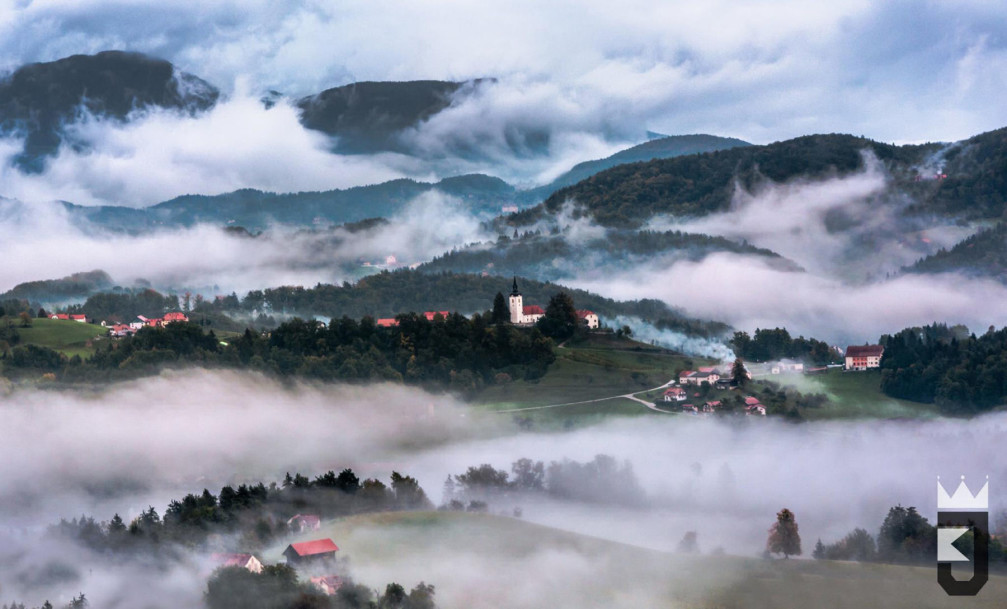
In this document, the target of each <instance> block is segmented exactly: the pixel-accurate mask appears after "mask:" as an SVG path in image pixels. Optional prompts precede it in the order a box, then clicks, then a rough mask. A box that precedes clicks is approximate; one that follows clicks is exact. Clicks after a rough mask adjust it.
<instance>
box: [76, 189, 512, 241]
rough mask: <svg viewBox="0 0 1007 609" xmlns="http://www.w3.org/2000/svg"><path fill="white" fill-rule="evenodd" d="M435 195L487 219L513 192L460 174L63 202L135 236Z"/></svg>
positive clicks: (335, 218) (401, 204)
mask: <svg viewBox="0 0 1007 609" xmlns="http://www.w3.org/2000/svg"><path fill="white" fill-rule="evenodd" d="M434 190H436V191H439V192H442V193H444V194H447V195H450V196H453V197H457V198H459V199H461V200H462V201H463V202H464V203H465V205H466V207H467V209H468V210H469V211H471V212H473V213H476V214H480V215H486V216H492V215H496V214H499V213H500V211H501V201H503V202H506V201H508V200H510V198H511V197H512V196H513V193H514V188H513V187H511V186H510V185H509V184H507V183H506V182H504V181H503V180H500V179H498V178H493V177H490V176H484V175H466V176H458V177H453V178H447V179H444V180H442V181H440V182H437V183H427V182H417V181H415V180H407V179H401V180H393V181H391V182H385V183H383V184H375V185H373V186H360V187H357V188H349V189H346V190H328V191H323V192H300V193H291V194H277V193H270V192H262V191H260V190H252V189H244V190H237V191H235V192H231V193H227V194H222V195H214V196H207V195H184V196H181V197H177V198H175V199H171V200H170V201H165V202H163V203H158V204H157V205H154V206H152V207H148V208H145V209H133V208H128V207H112V206H104V207H86V206H80V205H73V204H71V203H64V207H65V208H66V210H67V211H68V212H69V214H70V216H71V217H72V218H73V219H74V220H76V221H77V222H78V223H90V224H97V225H100V226H102V227H104V228H106V229H110V230H116V231H127V232H137V231H144V230H150V229H153V228H158V227H166V226H192V225H194V224H198V223H201V222H205V223H211V224H219V225H235V226H243V227H245V228H247V229H249V230H253V231H257V230H263V229H266V228H268V227H269V226H270V225H273V224H276V223H280V224H288V225H294V226H311V225H317V224H324V225H328V224H344V223H347V222H358V221H360V220H365V219H367V218H375V217H389V216H392V215H395V214H396V213H397V212H399V211H401V210H402V209H404V208H405V206H406V205H407V204H408V203H409V202H410V201H412V200H413V199H415V198H416V197H419V196H420V195H422V194H425V193H428V192H431V191H434Z"/></svg>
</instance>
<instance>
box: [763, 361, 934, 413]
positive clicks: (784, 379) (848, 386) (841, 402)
mask: <svg viewBox="0 0 1007 609" xmlns="http://www.w3.org/2000/svg"><path fill="white" fill-rule="evenodd" d="M762 379H768V380H770V381H773V382H777V383H780V384H782V385H789V386H792V387H794V388H796V389H797V390H799V391H801V392H803V393H824V394H825V395H826V396H828V398H829V404H828V405H826V406H824V407H822V408H809V409H804V410H802V411H801V414H802V416H804V418H806V419H811V420H814V419H839V418H861V417H873V418H882V419H900V418H930V417H935V416H937V408H936V407H935V406H934V405H933V404H920V403H918V402H910V401H908V400H899V399H896V398H891V397H888V396H886V395H885V394H883V393H881V372H880V371H878V370H866V371H860V372H845V371H843V370H842V369H840V368H835V369H832V370H829V371H828V372H826V373H824V374H820V375H815V376H804V375H801V374H783V375H779V376H777V375H773V376H768V377H761V378H760V379H759V380H762Z"/></svg>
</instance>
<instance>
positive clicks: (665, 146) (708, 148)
mask: <svg viewBox="0 0 1007 609" xmlns="http://www.w3.org/2000/svg"><path fill="white" fill-rule="evenodd" d="M741 146H751V144H749V143H748V142H745V141H743V140H739V139H737V138H733V137H720V136H716V135H705V134H695V135H667V136H663V137H659V138H657V139H653V140H650V141H648V142H644V143H642V144H639V145H637V146H633V147H631V148H627V149H626V150H620V151H619V152H617V153H615V154H613V155H612V156H610V157H606V158H604V159H598V160H594V161H584V162H583V163H578V164H577V165H574V166H573V168H572V169H570V171H567V172H566V173H564V174H563V175H561V176H559V177H558V178H556V179H555V180H553V181H552V182H550V183H549V184H546V185H545V186H540V187H538V188H534V189H532V190H528V191H525V192H523V193H521V195H522V200H526V201H528V200H533V202H535V203H538V202H541V201H542V200H544V199H546V198H547V197H548V196H549V195H551V194H552V193H554V192H556V191H557V190H559V189H560V188H565V187H567V186H573V185H574V184H576V183H577V182H580V181H581V180H586V179H587V178H589V177H591V176H593V175H594V174H596V173H599V172H602V171H605V170H606V169H610V168H612V167H615V166H616V165H623V164H625V163H638V162H640V161H651V160H654V159H669V158H673V157H677V156H684V155H687V154H699V153H701V152H715V151H717V150H728V149H730V148H739V147H741Z"/></svg>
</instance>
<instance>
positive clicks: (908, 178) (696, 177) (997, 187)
mask: <svg viewBox="0 0 1007 609" xmlns="http://www.w3.org/2000/svg"><path fill="white" fill-rule="evenodd" d="M864 151H870V152H872V153H873V154H874V156H876V157H877V158H878V159H879V160H880V161H881V162H882V163H883V164H884V166H885V168H886V169H887V170H888V171H889V172H890V174H891V176H892V186H893V187H895V188H899V189H901V190H902V191H903V192H904V193H905V194H907V195H908V196H910V197H911V198H912V199H913V200H914V201H915V205H913V206H911V207H910V211H913V212H916V213H922V214H931V213H932V214H940V215H948V216H956V217H964V218H968V219H976V218H988V217H999V216H1001V215H1002V214H1003V213H1004V210H1005V206H1007V182H1005V180H1007V176H1005V172H1007V129H1001V130H998V131H993V132H990V133H985V134H982V135H978V136H975V137H973V138H970V139H968V140H965V141H962V142H958V143H956V144H951V145H948V144H925V145H911V146H895V145H890V144H883V143H880V142H875V141H872V140H869V139H865V138H861V137H854V136H850V135H838V134H831V135H810V136H805V137H799V138H796V139H792V140H787V141H783V142H777V143H774V144H769V145H765V146H747V147H741V148H732V149H730V150H721V151H717V152H711V153H705V154H698V155H690V156H682V157H676V158H671V159H661V160H654V161H649V162H642V163H632V164H627V165H620V166H617V167H614V168H612V169H609V170H606V171H603V172H601V173H599V174H596V175H594V176H592V177H590V178H588V179H586V180H583V181H581V182H579V183H578V184H575V185H573V186H570V187H568V188H563V189H560V190H559V191H557V192H555V193H554V194H553V195H552V196H550V197H549V198H548V199H547V200H546V201H545V203H544V204H543V205H542V206H539V207H536V208H532V209H530V210H527V211H525V212H522V213H520V214H516V215H514V216H511V217H510V218H509V222H510V223H512V224H514V225H517V226H523V225H527V224H529V223H531V222H534V221H535V220H537V219H539V218H541V217H542V216H543V215H546V214H551V213H556V212H557V211H558V210H559V209H560V208H561V207H562V206H563V205H564V203H566V202H567V201H569V200H571V199H572V200H574V201H576V202H577V204H578V205H579V206H581V207H582V208H583V209H584V210H585V211H586V212H587V213H589V214H591V215H592V216H594V218H595V219H596V220H597V221H598V222H599V223H601V224H603V225H606V226H620V227H637V226H640V225H642V224H643V223H645V222H646V221H647V220H648V219H649V218H651V217H652V216H654V215H655V214H663V213H668V214H674V215H677V216H700V215H704V214H708V213H710V212H714V211H718V210H723V209H726V208H727V207H728V206H729V205H730V202H731V199H732V196H733V194H734V192H735V186H736V185H740V186H742V187H744V188H746V189H752V188H754V187H755V186H757V185H758V184H760V183H762V182H764V181H765V180H771V181H773V182H786V181H788V180H793V179H796V178H808V179H816V178H825V177H829V176H837V175H838V176H842V175H848V174H851V173H853V172H856V171H858V170H860V169H863V168H864V163H865V160H864V157H863V154H862V153H863V152H864ZM938 172H941V173H944V174H946V176H947V177H946V178H945V179H933V178H934V177H935V176H936V175H937V173H938Z"/></svg>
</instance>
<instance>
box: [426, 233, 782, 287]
mask: <svg viewBox="0 0 1007 609" xmlns="http://www.w3.org/2000/svg"><path fill="white" fill-rule="evenodd" d="M718 252H729V253H734V254H745V255H751V256H760V257H763V258H764V259H766V261H767V262H769V263H772V264H774V265H776V267H777V268H779V269H781V270H790V271H799V270H801V268H800V267H799V266H798V265H797V264H796V263H794V262H793V261H791V260H787V259H784V258H782V257H781V256H780V255H779V254H777V253H776V252H773V251H770V250H767V249H763V248H757V247H754V246H752V245H748V244H746V243H739V242H736V241H731V240H730V239H725V238H724V237H711V236H709V235H703V234H695V233H683V232H680V231H664V232H658V231H631V230H623V229H610V230H607V231H605V233H604V234H599V235H598V237H596V238H594V239H586V240H583V239H582V240H578V239H568V238H567V235H564V234H562V233H560V234H556V235H543V234H539V233H537V232H534V233H533V232H530V231H529V232H525V234H523V235H516V236H515V237H513V238H510V237H506V236H504V237H501V238H500V239H499V240H497V241H496V242H495V243H492V244H487V243H478V244H473V245H470V246H467V247H464V248H461V249H457V250H453V251H451V252H447V253H445V254H444V255H442V256H439V257H437V258H434V259H433V260H431V261H430V262H428V263H426V264H423V265H422V266H420V270H422V271H424V272H438V271H452V272H455V273H484V272H485V273H489V274H491V275H499V276H504V277H508V276H511V275H522V276H525V277H536V278H538V279H543V280H549V281H561V280H563V279H568V278H571V277H575V276H577V275H579V274H582V273H583V272H584V270H585V269H586V268H587V269H592V270H594V271H595V272H598V273H601V272H632V271H633V270H634V269H635V268H639V265H641V264H654V263H656V262H657V261H658V260H661V261H663V262H665V263H668V264H670V263H672V262H675V261H680V260H691V261H699V260H702V259H703V258H705V257H706V256H709V255H710V254H714V253H718Z"/></svg>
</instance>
